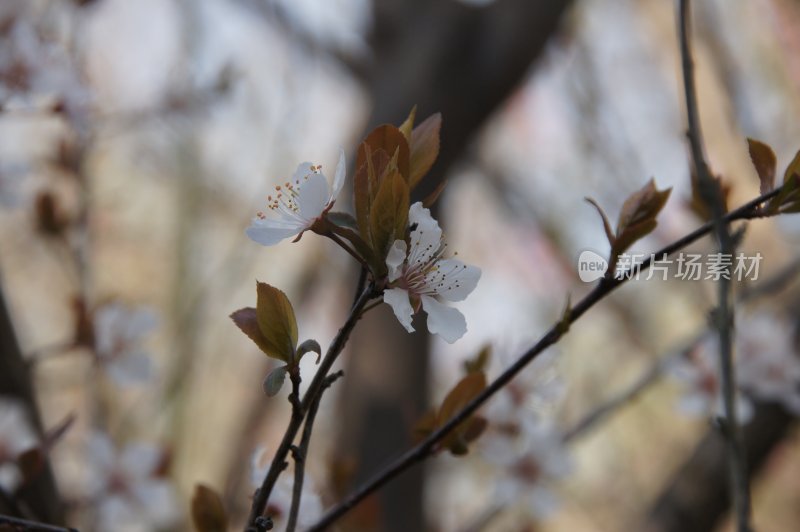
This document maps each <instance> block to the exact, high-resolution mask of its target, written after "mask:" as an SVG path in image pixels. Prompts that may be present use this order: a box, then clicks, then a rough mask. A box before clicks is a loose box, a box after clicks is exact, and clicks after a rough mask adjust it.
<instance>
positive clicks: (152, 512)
mask: <svg viewBox="0 0 800 532" xmlns="http://www.w3.org/2000/svg"><path fill="white" fill-rule="evenodd" d="M87 451H88V457H89V465H90V471H89V475H90V476H89V487H88V489H89V497H90V500H91V501H92V502H93V503H94V505H95V508H96V510H97V530H99V531H101V532H104V531H109V532H119V531H125V532H138V531H142V532H145V531H151V530H157V529H161V528H166V527H170V526H173V525H175V523H176V522H177V520H178V519H179V517H180V510H179V508H180V506H179V503H178V498H177V494H176V492H175V489H174V487H173V486H172V484H170V482H169V481H168V480H166V479H165V478H163V477H161V476H160V475H159V467H160V466H161V463H162V460H163V457H164V453H163V451H162V450H161V449H160V448H159V447H157V446H155V445H152V444H147V443H134V444H129V445H127V446H125V448H124V449H122V451H121V452H119V451H117V449H115V447H114V444H113V443H112V442H111V440H110V439H109V437H108V436H107V435H106V434H104V433H102V432H95V433H92V434H91V435H90V437H89V440H88V448H87Z"/></svg>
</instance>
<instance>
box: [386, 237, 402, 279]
mask: <svg viewBox="0 0 800 532" xmlns="http://www.w3.org/2000/svg"><path fill="white" fill-rule="evenodd" d="M405 260H406V243H405V241H404V240H395V241H394V244H392V247H391V248H389V253H388V254H387V255H386V266H387V267H388V268H389V282H392V281H396V280H397V279H398V277H400V274H401V273H402V270H403V269H402V266H403V262H404V261H405Z"/></svg>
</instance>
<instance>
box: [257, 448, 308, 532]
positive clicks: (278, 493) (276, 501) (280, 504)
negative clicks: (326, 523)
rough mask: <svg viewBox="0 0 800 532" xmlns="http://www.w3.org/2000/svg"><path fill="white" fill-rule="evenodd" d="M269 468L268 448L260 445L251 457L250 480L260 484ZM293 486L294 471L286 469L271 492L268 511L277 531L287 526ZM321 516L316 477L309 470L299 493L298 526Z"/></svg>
mask: <svg viewBox="0 0 800 532" xmlns="http://www.w3.org/2000/svg"><path fill="white" fill-rule="evenodd" d="M268 469H269V461H267V452H266V448H265V447H259V448H258V449H256V451H255V452H254V453H253V456H252V458H251V460H250V483H251V484H252V485H253V487H254V488H259V487H261V483H262V481H263V480H264V476H265V475H266V474H267V470H268ZM293 486H294V474H293V472H292V471H291V469H290V470H287V471H284V472H283V474H281V476H280V477H278V481H277V482H276V483H275V487H274V488H273V489H272V493H270V496H269V501H268V502H267V512H266V514H267V515H269V516H270V517H272V522H273V525H274V528H273V529H272V530H273V531H274V532H283V531H284V530H286V520H287V518H288V517H289V511H290V509H291V507H292V488H293ZM320 517H322V499H321V498H320V496H319V494H318V492H317V490H316V488H315V486H314V481H313V479H312V478H311V477H309V475H308V471H307V470H306V472H305V477H304V479H303V490H302V494H301V496H300V508H299V509H298V512H297V529H298V530H301V531H302V530H305V529H306V528H308V527H309V526H311V525H313V524H314V523H315V522H316V521H317V520H318V519H319V518H320Z"/></svg>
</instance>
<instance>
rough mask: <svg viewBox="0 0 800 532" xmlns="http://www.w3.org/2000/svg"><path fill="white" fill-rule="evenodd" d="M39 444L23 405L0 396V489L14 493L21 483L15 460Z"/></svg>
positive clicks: (20, 474)
mask: <svg viewBox="0 0 800 532" xmlns="http://www.w3.org/2000/svg"><path fill="white" fill-rule="evenodd" d="M38 444H39V440H38V438H37V437H36V432H35V431H34V430H33V426H31V423H30V419H29V418H28V414H27V412H26V410H25V407H24V406H23V404H22V403H21V402H20V401H18V400H16V399H12V398H10V397H3V396H0V488H2V489H3V490H4V491H6V492H14V491H15V490H16V489H17V488H18V487H19V486H20V484H21V483H22V473H21V472H20V470H19V467H18V466H17V458H18V457H19V455H20V454H22V453H24V452H25V451H28V450H30V449H32V448H34V447H36V446H37V445H38Z"/></svg>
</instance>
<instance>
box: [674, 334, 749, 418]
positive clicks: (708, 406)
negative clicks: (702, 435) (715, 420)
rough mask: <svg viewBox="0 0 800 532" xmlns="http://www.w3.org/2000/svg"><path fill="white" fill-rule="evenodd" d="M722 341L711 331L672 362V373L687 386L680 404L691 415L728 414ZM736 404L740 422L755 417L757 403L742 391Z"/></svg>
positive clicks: (720, 415) (738, 394) (679, 408)
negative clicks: (722, 378)
mask: <svg viewBox="0 0 800 532" xmlns="http://www.w3.org/2000/svg"><path fill="white" fill-rule="evenodd" d="M718 345H719V342H718V338H717V336H716V335H713V334H710V335H708V336H707V337H706V338H705V339H704V340H703V341H702V342H700V343H699V344H698V345H696V346H695V347H694V348H692V349H690V350H689V351H687V352H686V353H684V355H683V356H682V357H680V358H679V359H677V360H675V361H672V362H671V363H670V364H669V372H670V374H671V376H672V377H673V378H674V379H675V380H677V381H678V382H680V383H681V385H682V387H683V393H682V395H681V397H680V399H679V400H678V404H677V408H678V410H679V411H680V412H681V413H683V414H686V415H688V416H691V417H708V416H716V417H724V416H725V406H724V401H723V397H722V383H721V382H720V379H719V348H718V347H717V346H718ZM735 408H736V417H737V420H738V421H739V424H742V425H743V424H746V423H747V422H748V421H750V419H751V418H752V417H753V404H752V402H751V401H750V400H749V399H748V398H747V397H745V396H744V395H743V394H741V393H737V394H736V402H735Z"/></svg>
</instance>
